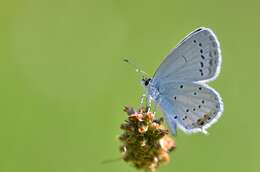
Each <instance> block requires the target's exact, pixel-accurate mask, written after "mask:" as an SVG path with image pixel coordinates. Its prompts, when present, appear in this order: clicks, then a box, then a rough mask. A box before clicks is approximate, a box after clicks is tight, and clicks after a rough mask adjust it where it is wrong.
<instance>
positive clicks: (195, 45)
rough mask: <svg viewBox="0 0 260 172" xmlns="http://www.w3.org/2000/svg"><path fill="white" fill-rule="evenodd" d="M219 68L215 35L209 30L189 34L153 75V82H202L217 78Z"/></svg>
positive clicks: (218, 50)
mask: <svg viewBox="0 0 260 172" xmlns="http://www.w3.org/2000/svg"><path fill="white" fill-rule="evenodd" d="M220 65H221V52H220V45H219V41H218V40H217V37H216V35H215V34H214V33H213V32H212V31H211V30H210V29H208V28H199V29H197V30H195V31H194V32H192V33H190V34H189V35H188V36H187V37H186V38H185V39H184V40H183V41H181V42H180V43H179V44H178V45H177V47H176V48H175V49H173V50H172V51H171V53H170V54H169V55H168V56H167V57H166V58H165V59H164V61H163V62H162V63H161V65H160V66H159V68H158V70H157V71H156V72H155V75H154V77H153V78H154V81H155V82H156V83H160V84H165V82H171V81H183V82H184V81H191V82H196V81H203V82H207V81H210V80H213V79H215V78H216V77H217V75H218V73H219V70H220Z"/></svg>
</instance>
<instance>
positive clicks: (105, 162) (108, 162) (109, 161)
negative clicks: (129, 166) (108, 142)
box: [101, 157, 122, 164]
mask: <svg viewBox="0 0 260 172" xmlns="http://www.w3.org/2000/svg"><path fill="white" fill-rule="evenodd" d="M120 160H122V158H121V157H120V158H115V159H109V160H104V161H102V162H101V164H110V163H113V162H117V161H120Z"/></svg>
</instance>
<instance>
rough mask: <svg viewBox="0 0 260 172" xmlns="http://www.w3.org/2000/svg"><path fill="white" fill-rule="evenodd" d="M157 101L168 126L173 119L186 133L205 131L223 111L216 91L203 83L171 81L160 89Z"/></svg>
mask: <svg viewBox="0 0 260 172" xmlns="http://www.w3.org/2000/svg"><path fill="white" fill-rule="evenodd" d="M170 88H171V89H170ZM159 101H160V102H159V104H160V107H161V108H162V110H163V112H164V113H165V116H166V120H167V122H168V123H170V124H169V126H170V127H171V125H172V124H171V123H173V121H174V123H175V122H176V123H177V124H178V126H179V127H180V128H181V129H182V130H183V131H184V132H187V133H194V132H201V131H206V129H207V128H208V127H210V126H211V125H212V124H213V123H214V122H216V121H217V119H218V118H219V117H220V116H221V113H222V111H223V103H222V101H221V98H220V96H219V95H218V93H217V92H216V91H214V90H213V89H212V88H209V87H208V86H206V85H203V84H196V83H186V82H176V83H171V84H169V85H167V87H165V90H161V97H160V100H159ZM169 119H170V120H169ZM171 128H172V127H171ZM172 130H173V131H175V129H172Z"/></svg>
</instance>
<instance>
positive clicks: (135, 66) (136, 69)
mask: <svg viewBox="0 0 260 172" xmlns="http://www.w3.org/2000/svg"><path fill="white" fill-rule="evenodd" d="M123 61H124V62H126V63H128V64H130V65H131V66H132V67H133V68H135V71H136V72H137V73H142V74H144V75H146V76H148V74H147V73H146V72H144V71H143V70H141V69H140V68H138V67H137V65H136V64H135V63H132V62H131V61H129V60H128V59H124V60H123Z"/></svg>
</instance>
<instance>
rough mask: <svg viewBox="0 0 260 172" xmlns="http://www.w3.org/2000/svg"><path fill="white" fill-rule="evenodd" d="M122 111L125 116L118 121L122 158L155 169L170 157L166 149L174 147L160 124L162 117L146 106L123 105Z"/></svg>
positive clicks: (143, 167)
mask: <svg viewBox="0 0 260 172" xmlns="http://www.w3.org/2000/svg"><path fill="white" fill-rule="evenodd" d="M124 111H125V112H126V113H127V114H128V119H127V120H126V121H125V122H124V123H123V124H121V127H120V128H121V129H122V130H123V133H122V134H121V135H120V136H119V140H120V141H121V142H122V145H121V147H120V151H121V152H122V154H123V159H124V161H126V162H129V163H132V164H133V165H134V166H135V167H136V168H138V169H143V170H145V171H149V172H151V171H155V170H156V168H158V167H159V166H160V165H161V164H162V163H165V162H168V161H169V160H170V157H169V154H168V153H169V152H170V151H172V150H173V149H174V148H175V147H176V145H175V141H174V140H173V139H172V138H170V137H169V136H168V130H167V129H165V128H164V127H163V126H162V122H163V119H162V118H160V119H155V118H154V114H153V113H152V112H150V111H148V108H143V107H142V108H140V109H138V110H134V109H133V108H130V107H125V109H124Z"/></svg>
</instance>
